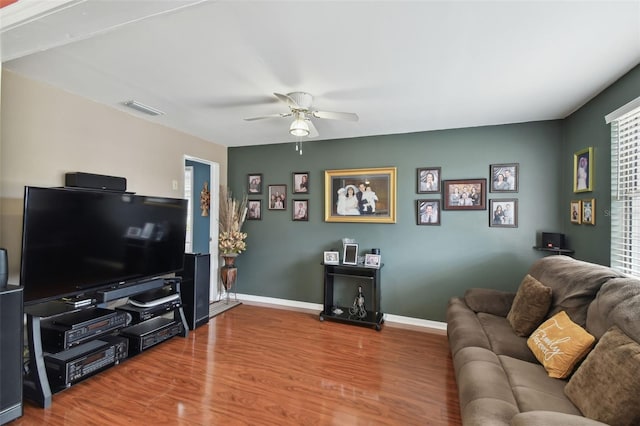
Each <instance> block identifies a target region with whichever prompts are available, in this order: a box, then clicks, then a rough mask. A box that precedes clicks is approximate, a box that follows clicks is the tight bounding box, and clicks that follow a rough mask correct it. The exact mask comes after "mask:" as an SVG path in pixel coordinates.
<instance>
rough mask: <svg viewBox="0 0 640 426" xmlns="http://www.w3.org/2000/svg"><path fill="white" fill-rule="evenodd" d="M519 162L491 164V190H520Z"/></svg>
mask: <svg viewBox="0 0 640 426" xmlns="http://www.w3.org/2000/svg"><path fill="white" fill-rule="evenodd" d="M519 166H520V165H519V164H518V163H509V164H492V165H491V166H489V174H490V175H491V188H490V189H489V191H490V192H518V180H520V176H519V175H518V168H519Z"/></svg>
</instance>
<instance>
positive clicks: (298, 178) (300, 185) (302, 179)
mask: <svg viewBox="0 0 640 426" xmlns="http://www.w3.org/2000/svg"><path fill="white" fill-rule="evenodd" d="M293 193H294V194H308V193H309V172H294V173H293Z"/></svg>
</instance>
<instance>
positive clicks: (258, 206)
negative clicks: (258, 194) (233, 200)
mask: <svg viewBox="0 0 640 426" xmlns="http://www.w3.org/2000/svg"><path fill="white" fill-rule="evenodd" d="M247 220H262V200H247Z"/></svg>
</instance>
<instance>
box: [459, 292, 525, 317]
mask: <svg viewBox="0 0 640 426" xmlns="http://www.w3.org/2000/svg"><path fill="white" fill-rule="evenodd" d="M515 297H516V294H515V293H509V292H506V291H501V290H494V289H490V288H470V289H468V290H467V291H465V293H464V301H465V303H466V304H467V306H468V307H469V308H471V310H472V311H474V312H486V313H488V314H493V315H498V316H501V317H506V316H507V314H508V313H509V310H510V309H511V305H512V304H513V299H514V298H515Z"/></svg>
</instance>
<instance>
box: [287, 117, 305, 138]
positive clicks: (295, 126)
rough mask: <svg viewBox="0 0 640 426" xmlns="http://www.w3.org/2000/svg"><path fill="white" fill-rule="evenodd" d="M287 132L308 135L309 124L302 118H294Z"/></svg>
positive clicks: (300, 135)
mask: <svg viewBox="0 0 640 426" xmlns="http://www.w3.org/2000/svg"><path fill="white" fill-rule="evenodd" d="M289 133H291V134H292V135H293V136H297V137H303V136H308V135H309V125H308V124H307V122H306V121H305V120H304V119H303V118H296V119H295V120H293V123H291V127H289Z"/></svg>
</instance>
